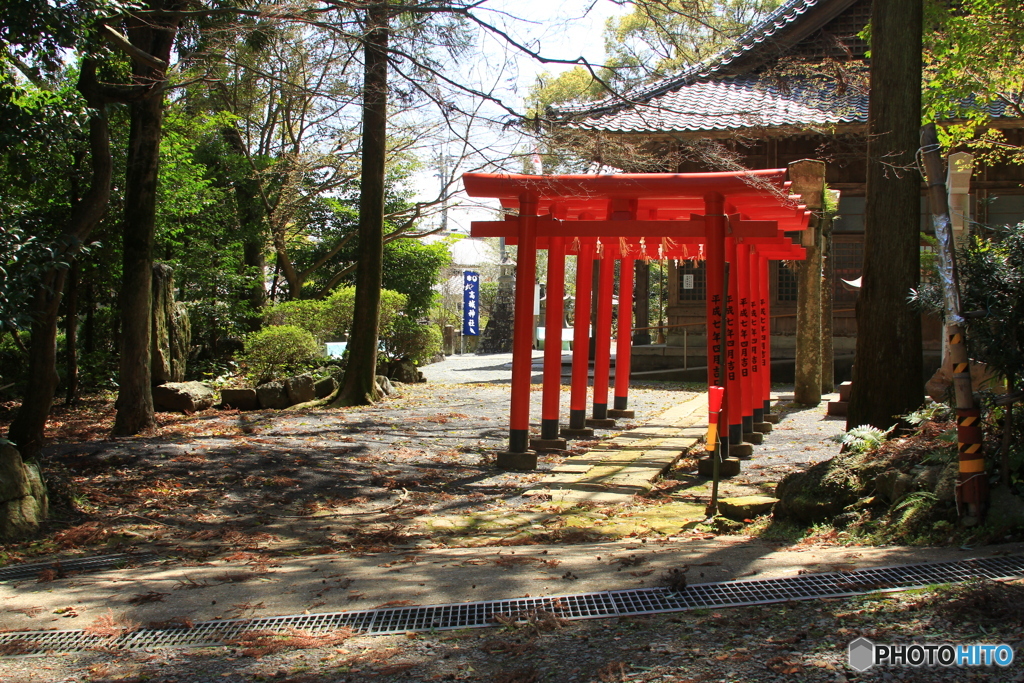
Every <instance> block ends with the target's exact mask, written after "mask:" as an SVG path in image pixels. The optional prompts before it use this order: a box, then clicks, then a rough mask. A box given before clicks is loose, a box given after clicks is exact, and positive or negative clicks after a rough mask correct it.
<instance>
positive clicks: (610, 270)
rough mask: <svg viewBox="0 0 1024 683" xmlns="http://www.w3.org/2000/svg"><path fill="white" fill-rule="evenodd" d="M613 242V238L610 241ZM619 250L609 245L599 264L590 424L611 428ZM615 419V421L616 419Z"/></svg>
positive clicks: (604, 250)
mask: <svg viewBox="0 0 1024 683" xmlns="http://www.w3.org/2000/svg"><path fill="white" fill-rule="evenodd" d="M609 241H611V240H609ZM615 249H616V247H614V246H613V245H612V244H605V245H604V248H603V250H602V252H603V253H602V254H601V259H600V263H599V270H600V273H599V274H598V287H597V322H596V324H595V325H594V338H595V341H594V396H593V404H592V405H593V409H592V411H591V417H592V418H593V419H592V420H591V421H590V422H589V423H588V424H589V425H590V426H592V427H602V428H603V427H610V426H612V425H609V424H608V420H609V418H608V376H609V374H610V372H609V370H610V367H611V357H612V299H613V298H614V296H615ZM613 422H614V421H613Z"/></svg>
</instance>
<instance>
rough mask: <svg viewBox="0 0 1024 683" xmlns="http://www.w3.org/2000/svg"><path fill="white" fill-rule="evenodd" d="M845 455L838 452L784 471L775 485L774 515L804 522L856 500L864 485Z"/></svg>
mask: <svg viewBox="0 0 1024 683" xmlns="http://www.w3.org/2000/svg"><path fill="white" fill-rule="evenodd" d="M849 465H850V462H849V459H848V458H844V457H843V456H841V455H840V456H837V457H835V458H832V459H831V460H826V461H824V462H819V463H818V464H817V465H814V466H813V467H811V468H809V469H807V470H805V471H803V472H793V473H792V474H789V475H786V477H785V478H783V480H782V481H780V482H779V485H778V486H777V487H776V488H775V497H776V498H778V499H779V502H778V503H776V504H775V509H774V510H773V511H772V512H773V515H774V516H776V517H779V518H785V519H792V520H795V521H797V522H801V523H803V524H815V523H818V522H824V521H827V520H830V519H832V518H833V517H835V516H836V515H838V514H840V513H842V512H843V510H844V508H846V507H847V506H849V505H852V504H854V503H856V502H857V499H858V498H860V496H861V493H862V491H863V489H864V484H863V482H862V481H861V480H860V477H859V476H858V473H857V471H856V469H854V468H852V467H850V466H849Z"/></svg>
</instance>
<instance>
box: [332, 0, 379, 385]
mask: <svg viewBox="0 0 1024 683" xmlns="http://www.w3.org/2000/svg"><path fill="white" fill-rule="evenodd" d="M388 34H389V28H388V10H387V5H386V4H385V3H377V4H374V5H371V6H370V8H369V9H368V10H367V14H366V37H365V38H364V42H363V49H364V54H365V60H366V62H365V63H366V66H365V73H364V75H363V139H362V147H363V158H362V184H361V189H362V194H361V196H360V198H359V260H358V266H357V268H356V294H355V310H356V311H358V312H359V314H358V319H355V320H353V321H352V336H351V338H350V339H349V343H348V352H349V357H348V366H347V367H346V368H345V377H344V378H343V380H342V387H341V390H340V392H339V393H338V398H337V399H335V401H334V405H366V404H368V403H373V402H374V401H376V400H377V398H378V391H377V382H376V375H377V345H378V333H379V330H378V322H379V320H380V289H381V281H382V278H383V262H384V170H385V160H386V157H387V104H388V59H387V50H388Z"/></svg>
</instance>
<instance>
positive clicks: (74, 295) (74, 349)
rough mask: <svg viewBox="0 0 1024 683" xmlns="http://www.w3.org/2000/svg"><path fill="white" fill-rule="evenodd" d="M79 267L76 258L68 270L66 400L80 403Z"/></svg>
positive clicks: (65, 318) (70, 403)
mask: <svg viewBox="0 0 1024 683" xmlns="http://www.w3.org/2000/svg"><path fill="white" fill-rule="evenodd" d="M80 271H81V269H80V268H79V265H78V261H77V260H76V261H75V262H74V263H72V264H71V270H70V271H69V272H68V284H67V294H66V296H65V299H64V377H65V379H66V384H67V392H66V393H65V394H64V402H65V403H67V404H68V405H75V404H76V403H78V284H79V273H80Z"/></svg>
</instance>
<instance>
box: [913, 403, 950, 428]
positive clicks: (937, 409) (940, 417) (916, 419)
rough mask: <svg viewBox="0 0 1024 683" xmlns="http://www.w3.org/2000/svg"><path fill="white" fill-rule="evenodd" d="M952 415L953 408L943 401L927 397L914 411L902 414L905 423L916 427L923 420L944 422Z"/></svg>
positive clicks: (923, 421)
mask: <svg viewBox="0 0 1024 683" xmlns="http://www.w3.org/2000/svg"><path fill="white" fill-rule="evenodd" d="M952 417H953V410H952V409H951V408H950V407H949V406H947V405H946V404H945V403H936V402H935V401H932V400H931V399H927V402H926V403H925V404H924V405H923V406H921V407H920V408H918V409H917V410H915V411H914V412H912V413H910V414H908V415H904V416H903V421H904V422H906V423H907V424H909V425H911V426H914V427H917V426H918V425H922V424H924V423H925V422H930V421H933V420H934V421H937V422H944V421H946V420H948V419H950V418H952Z"/></svg>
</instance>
